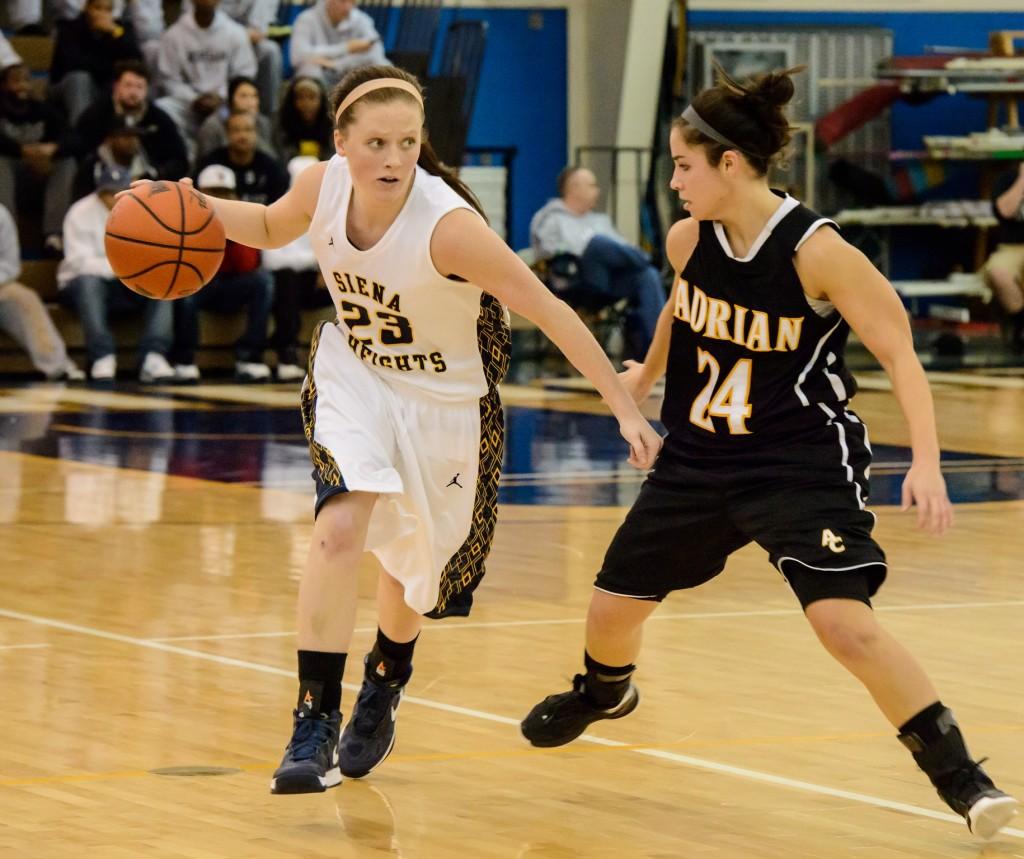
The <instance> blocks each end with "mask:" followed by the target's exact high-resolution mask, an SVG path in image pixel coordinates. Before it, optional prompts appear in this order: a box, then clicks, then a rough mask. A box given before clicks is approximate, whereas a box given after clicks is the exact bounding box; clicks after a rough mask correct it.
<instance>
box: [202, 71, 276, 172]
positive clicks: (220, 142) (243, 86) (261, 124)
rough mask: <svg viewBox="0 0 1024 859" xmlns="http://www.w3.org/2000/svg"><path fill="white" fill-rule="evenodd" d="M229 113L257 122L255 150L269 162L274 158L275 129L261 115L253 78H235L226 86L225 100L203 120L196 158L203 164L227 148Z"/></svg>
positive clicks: (268, 120) (258, 92)
mask: <svg viewBox="0 0 1024 859" xmlns="http://www.w3.org/2000/svg"><path fill="white" fill-rule="evenodd" d="M232 113H251V114H252V116H253V118H254V119H255V120H256V146H257V148H258V149H259V150H260V151H261V152H266V153H267V155H269V156H271V157H272V158H277V150H276V149H275V148H274V143H273V138H274V126H273V125H272V124H271V122H270V119H268V118H267V117H266V116H264V115H263V114H262V113H261V112H260V91H259V90H258V89H257V88H256V81H254V80H253V79H252V78H246V77H236V78H232V79H231V81H230V82H229V83H228V100H227V102H226V103H225V104H223V105H221V107H220V108H219V109H218V110H217V111H216V112H214V113H212V114H210V115H209V116H208V117H206V120H205V121H204V122H203V124H202V125H201V126H199V131H198V133H197V134H196V158H197V159H199V160H200V161H202V160H204V159H205V158H206V157H207V156H208V155H209V154H210V153H211V152H213V151H214V150H217V149H220V147H222V146H225V145H227V142H228V134H227V118H228V116H230V115H231V114H232Z"/></svg>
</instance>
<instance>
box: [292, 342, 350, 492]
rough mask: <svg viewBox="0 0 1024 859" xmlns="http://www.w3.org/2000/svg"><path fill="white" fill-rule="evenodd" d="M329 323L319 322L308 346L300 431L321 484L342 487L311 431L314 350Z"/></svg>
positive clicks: (330, 459)
mask: <svg viewBox="0 0 1024 859" xmlns="http://www.w3.org/2000/svg"><path fill="white" fill-rule="evenodd" d="M332 324H333V323H331V322H321V323H320V324H319V325H318V326H317V327H316V331H314V332H313V341H312V343H311V344H310V346H309V364H308V366H307V368H306V379H305V382H304V383H303V385H302V394H301V395H300V397H299V403H300V406H299V407H300V410H301V412H302V431H303V432H304V433H305V434H306V441H307V442H309V458H310V459H311V460H312V461H313V467H314V468H315V469H316V473H317V474H318V475H319V476H320V480H321V482H323V483H324V484H326V485H327V486H344V485H345V481H344V480H343V479H342V476H341V469H340V468H338V463H336V462H335V461H334V457H333V456H331V452H330V451H329V450H328V449H327V448H326V447H324V446H323V445H322V444H320V443H319V442H317V441H315V440H314V438H313V431H314V429H315V425H316V397H317V390H316V377H315V376H314V375H313V364H314V362H315V361H316V350H317V349H318V348H319V346H320V335H321V334H322V333H323V330H324V326H325V325H332Z"/></svg>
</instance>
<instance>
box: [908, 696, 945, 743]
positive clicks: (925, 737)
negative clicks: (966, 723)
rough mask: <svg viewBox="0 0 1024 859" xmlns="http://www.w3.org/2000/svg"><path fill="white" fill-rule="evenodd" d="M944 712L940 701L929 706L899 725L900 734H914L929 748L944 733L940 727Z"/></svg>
mask: <svg viewBox="0 0 1024 859" xmlns="http://www.w3.org/2000/svg"><path fill="white" fill-rule="evenodd" d="M945 712H946V707H945V706H944V705H943V703H942V702H941V701H936V702H935V703H934V704H929V705H928V706H927V707H925V708H924V709H923V710H922V711H921V712H920V713H918V714H917V715H915V716H911V717H910V718H909V719H908V720H907V721H906V722H904V723H903V724H902V725H900V733H901V734H916V735H917V736H918V737H919V738H920V740H921V742H922V743H924V745H926V746H930V745H932V744H933V743H936V742H938V741H939V740H941V739H942V737H943V735H944V734H945V733H946V732H945V731H944V730H943V729H942V727H941V726H940V724H941V722H943V721H944V720H942V719H941V717H942V715H943V714H944V713H945ZM950 717H952V713H950Z"/></svg>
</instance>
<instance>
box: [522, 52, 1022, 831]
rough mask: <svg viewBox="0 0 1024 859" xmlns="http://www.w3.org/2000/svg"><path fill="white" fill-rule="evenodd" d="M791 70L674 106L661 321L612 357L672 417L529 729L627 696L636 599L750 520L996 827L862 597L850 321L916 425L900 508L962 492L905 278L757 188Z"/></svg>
mask: <svg viewBox="0 0 1024 859" xmlns="http://www.w3.org/2000/svg"><path fill="white" fill-rule="evenodd" d="M796 71H798V69H790V70H788V71H785V72H779V73H772V74H768V75H764V76H761V77H760V78H757V79H755V80H753V81H749V82H746V83H740V82H737V81H734V80H732V79H731V78H729V77H728V76H726V75H724V74H723V75H722V77H721V81H720V83H719V84H718V85H717V86H715V87H713V88H711V89H708V90H705V91H704V92H702V93H701V94H700V95H698V96H697V98H696V99H694V101H693V103H692V105H691V106H690V107H688V108H687V109H686V111H685V112H684V113H683V114H682V116H681V117H679V118H678V119H677V120H676V121H675V123H674V124H673V128H672V132H671V149H672V158H673V161H674V163H675V171H674V173H673V177H672V183H671V187H672V188H673V190H675V191H676V192H677V193H678V194H679V197H680V199H681V200H682V201H683V202H684V207H685V208H686V210H687V211H688V212H689V213H690V215H691V217H690V218H689V219H686V220H683V221H680V222H678V223H676V224H675V225H674V226H673V227H672V229H671V231H670V233H669V236H668V240H667V245H668V255H669V258H670V259H671V261H672V264H673V267H674V268H675V270H676V271H677V272H678V276H677V278H676V281H675V285H674V288H673V291H672V294H671V295H670V297H669V301H668V303H667V304H666V305H665V308H664V310H663V311H662V314H661V318H660V320H659V323H658V328H657V333H656V335H655V339H654V342H653V343H652V345H651V347H650V350H649V351H648V353H647V356H646V359H645V361H644V363H643V364H637V363H631V364H630V365H629V366H628V369H627V370H626V372H625V373H623V374H622V375H623V380H624V382H625V383H626V386H627V388H629V389H630V391H631V392H632V393H633V395H634V396H635V397H636V399H637V401H638V402H639V401H641V400H643V399H644V398H645V397H646V396H647V395H648V393H649V392H650V390H651V387H652V386H653V384H654V382H655V381H656V380H657V379H658V378H659V377H660V376H661V375H662V374H663V373H666V371H667V378H666V383H665V402H664V406H663V410H662V420H663V422H664V424H665V426H666V427H667V428H668V436H667V438H666V440H665V445H664V447H663V449H662V452H661V455H660V457H659V458H658V460H657V463H656V465H655V467H654V470H653V472H652V473H651V474H650V477H649V479H648V480H647V481H646V482H645V483H644V485H643V488H642V489H641V491H640V496H639V497H638V498H637V501H636V503H635V504H634V505H633V508H632V509H631V510H630V512H629V514H628V515H627V517H626V520H625V522H623V524H622V526H621V527H620V528H619V531H618V533H617V534H616V535H615V538H614V539H613V540H612V543H611V546H610V547H609V548H608V552H607V555H606V556H605V560H604V564H603V566H602V568H601V571H600V572H599V573H598V575H597V580H596V582H595V591H594V594H593V597H592V600H591V604H590V610H589V613H588V616H587V632H586V653H585V657H584V658H585V670H584V673H583V674H578V675H576V677H575V679H574V682H573V688H572V689H571V690H570V691H568V692H563V693H561V694H558V695H551V696H549V697H547V698H545V699H544V700H543V701H542V702H541V703H540V704H538V705H537V706H536V707H534V708H533V710H532V711H531V712H530V713H529V715H528V716H527V717H526V719H525V720H524V721H523V723H522V731H523V734H524V735H525V737H526V738H527V739H528V740H529V741H530V742H531V743H532V744H533V745H535V746H558V745H562V744H564V743H568V742H570V741H571V740H573V739H575V738H576V737H578V736H579V735H580V734H581V733H583V731H584V730H585V729H586V727H587V726H588V725H589V724H590V723H591V722H594V721H596V720H598V719H618V718H621V717H623V716H626V715H628V714H629V713H630V712H632V711H633V709H634V708H635V707H636V705H637V702H638V700H639V699H638V695H637V690H636V687H635V686H634V685H633V684H632V682H631V680H630V677H631V675H632V673H633V670H634V668H635V666H634V663H635V662H636V659H637V656H638V654H639V651H640V638H641V628H642V626H643V622H644V620H645V619H646V618H647V617H648V616H649V615H650V614H651V612H653V611H654V609H655V608H656V607H657V605H658V603H659V602H660V601H661V600H662V599H663V598H664V597H665V596H666V595H667V594H668V593H669V592H670V591H674V590H680V589H683V588H692V587H696V586H698V585H701V584H703V583H704V582H707V581H708V580H710V579H712V578H713V577H714V576H716V575H718V574H719V573H720V572H721V571H722V569H723V568H724V566H725V562H726V559H727V558H728V556H729V555H730V554H731V553H732V552H734V551H736V550H737V549H739V548H740V547H741V546H744V545H746V544H747V543H749V542H751V541H755V542H756V543H758V544H759V545H760V546H762V547H763V548H764V549H766V550H767V552H768V554H769V558H770V560H771V562H772V563H773V564H774V565H775V566H776V568H777V569H778V570H779V571H780V572H781V573H782V574H783V576H785V578H786V580H787V581H788V583H789V585H790V587H791V588H792V589H793V591H794V593H795V594H796V596H797V598H798V599H799V600H800V604H801V606H802V607H803V609H804V612H805V614H806V616H807V619H808V620H809V621H810V623H811V626H812V627H813V628H814V631H815V633H817V635H818V638H819V639H820V640H821V642H822V644H824V646H825V648H826V649H827V650H828V651H829V652H830V653H831V654H832V655H833V656H834V657H835V658H836V659H837V660H838V661H839V662H840V663H842V665H843V666H845V667H846V668H847V669H848V670H849V671H850V672H851V673H853V674H854V676H856V677H857V679H858V680H860V681H861V682H862V683H863V684H864V685H865V686H866V687H867V689H868V691H869V692H870V693H871V695H872V697H873V698H874V700H875V702H876V703H877V704H878V706H879V708H880V709H881V710H882V712H883V714H884V715H885V716H886V718H888V719H889V721H890V722H892V724H893V725H894V726H895V727H896V728H898V730H899V739H900V741H901V742H902V743H903V744H904V745H905V746H906V747H907V748H908V749H909V750H910V751H911V752H912V754H913V756H914V759H915V760H916V761H917V763H918V765H919V766H920V767H921V769H922V770H924V772H925V773H926V774H927V775H928V777H929V778H930V779H931V781H932V784H933V785H934V786H935V787H936V789H937V790H938V792H939V795H940V796H941V797H942V799H943V800H945V801H946V803H948V805H949V806H950V807H951V808H952V809H953V810H954V811H956V812H957V813H958V814H961V815H963V816H964V817H965V818H966V820H967V823H968V825H969V826H970V828H971V830H972V831H973V832H975V833H977V834H979V835H981V836H982V837H985V838H988V837H991V836H992V835H994V834H995V833H996V832H997V831H998V830H999V829H1000V828H1001V827H1002V826H1004V825H1005V824H1006V823H1007V822H1008V821H1009V819H1010V818H1011V817H1012V816H1013V814H1014V813H1015V810H1016V806H1017V802H1016V801H1015V800H1014V799H1013V798H1012V797H1010V796H1007V795H1006V794H1005V793H1003V792H1002V791H1000V790H998V789H996V787H995V786H994V785H993V783H992V781H991V780H990V779H989V777H988V776H987V775H986V773H985V772H984V770H982V768H981V767H980V766H979V764H978V763H977V762H975V761H974V760H973V759H972V758H971V756H970V754H969V753H968V751H967V748H966V746H965V745H964V740H963V737H962V735H961V732H960V728H959V727H958V725H957V723H956V721H955V720H954V718H953V714H952V713H951V712H950V711H949V710H948V709H947V708H946V707H945V706H943V704H942V703H941V702H940V701H939V696H938V694H937V693H936V691H935V688H934V687H933V686H932V683H931V681H930V680H929V679H928V677H927V675H926V674H925V673H924V671H923V670H922V668H921V666H920V665H919V664H918V663H917V661H916V660H915V659H914V657H913V656H911V655H910V653H908V652H907V650H906V649H904V648H903V646H902V645H900V644H899V643H898V642H897V641H896V640H895V639H894V638H893V637H892V636H891V635H890V634H889V633H888V632H886V631H885V630H884V629H882V628H881V627H880V626H879V624H878V622H877V620H876V619H875V615H874V613H873V612H872V610H871V597H872V595H873V594H874V593H875V592H876V591H877V590H878V588H879V586H880V585H881V584H882V581H883V580H884V579H885V576H886V564H885V554H884V553H883V552H882V550H881V548H879V546H878V545H877V544H876V543H875V541H874V540H873V539H872V537H871V530H872V527H873V525H874V516H873V514H871V513H870V512H869V511H868V510H867V509H866V501H867V489H868V480H867V468H868V465H869V464H870V461H871V450H870V447H869V445H868V439H867V431H866V429H865V427H864V424H862V423H861V422H860V420H859V419H858V418H857V417H856V415H854V414H853V413H852V412H850V411H849V410H848V409H847V407H846V406H847V403H848V401H849V399H850V397H851V396H852V395H853V393H854V390H855V388H854V382H853V379H852V377H851V376H850V375H849V373H848V372H847V371H846V368H845V366H844V364H843V347H844V344H845V341H846V336H847V332H848V330H849V327H852V328H853V329H854V330H855V331H856V332H857V334H858V336H859V337H860V339H861V340H862V341H863V342H864V343H865V345H867V346H868V348H869V349H870V350H871V351H872V352H873V353H874V355H875V356H876V357H877V358H878V360H879V361H880V362H881V364H882V366H883V367H884V368H885V370H886V372H887V373H888V375H889V377H890V379H891V380H892V383H893V390H894V392H895V394H896V399H897V401H898V402H899V405H900V408H901V409H902V411H903V414H904V416H905V418H906V420H907V423H908V425H909V428H910V436H911V445H912V449H913V463H912V465H911V467H910V470H909V472H908V473H907V476H906V480H905V482H904V484H903V506H904V509H907V508H909V507H910V506H911V505H912V504H914V505H916V506H917V508H918V524H919V525H920V526H921V527H923V528H925V529H926V530H928V531H929V532H930V533H933V534H941V533H942V532H944V531H945V530H946V528H947V527H949V525H950V524H951V522H952V510H951V507H950V503H949V499H948V498H947V495H946V487H945V483H944V481H943V478H942V475H941V473H940V471H939V445H938V439H937V434H936V429H935V417H934V409H933V406H932V399H931V393H930V391H929V389H928V383H927V381H926V379H925V375H924V372H923V370H922V368H921V365H920V363H919V362H918V360H917V356H916V355H915V353H914V349H913V342H912V340H911V335H910V329H909V326H908V324H907V318H906V314H905V312H904V309H903V307H902V305H901V303H900V301H899V298H898V297H897V295H896V293H895V291H894V290H893V289H892V287H891V285H890V284H889V283H888V282H887V281H886V280H885V278H884V277H882V275H881V274H879V272H878V271H877V270H876V269H875V268H874V267H873V266H872V265H871V264H870V263H869V262H868V261H867V259H866V258H865V257H864V256H863V255H862V254H861V253H860V252H859V251H857V250H856V249H854V248H853V247H852V246H850V245H849V244H847V243H846V242H845V241H843V239H842V238H840V237H839V234H838V233H837V232H836V230H835V229H833V227H834V226H835V225H834V224H833V223H832V222H831V221H828V220H827V219H824V218H821V217H819V216H818V215H816V214H815V213H814V212H812V211H810V210H809V209H807V208H805V207H804V206H802V205H800V204H799V203H798V202H797V201H796V200H794V199H792V198H790V197H788V196H784V195H781V194H778V193H776V192H774V191H772V190H771V189H770V188H769V187H768V182H767V172H768V168H769V166H770V164H771V162H772V160H773V159H774V158H775V157H776V156H777V155H778V154H779V153H780V152H781V151H782V150H783V148H784V147H785V146H786V144H787V143H788V141H789V136H790V128H789V124H788V122H787V120H786V117H785V114H784V110H783V108H784V106H785V104H786V103H787V102H788V101H789V100H790V99H791V98H792V95H793V83H792V81H791V79H790V75H791V74H792V73H793V72H796Z"/></svg>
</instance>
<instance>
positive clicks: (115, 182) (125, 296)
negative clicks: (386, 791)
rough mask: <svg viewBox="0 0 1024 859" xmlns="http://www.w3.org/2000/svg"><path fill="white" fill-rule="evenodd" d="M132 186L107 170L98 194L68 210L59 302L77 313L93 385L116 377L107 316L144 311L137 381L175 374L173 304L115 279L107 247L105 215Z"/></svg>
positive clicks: (164, 378)
mask: <svg viewBox="0 0 1024 859" xmlns="http://www.w3.org/2000/svg"><path fill="white" fill-rule="evenodd" d="M129 182H130V177H129V176H128V173H127V172H126V171H124V170H110V169H107V170H105V171H104V172H103V174H102V176H100V180H99V183H98V184H97V188H96V191H95V192H94V193H92V194H90V195H89V196H88V197H83V198H82V199H81V200H79V201H78V202H76V203H75V204H74V205H73V206H72V207H71V208H70V209H69V210H68V214H67V217H66V218H65V219H64V259H63V261H62V262H61V264H60V266H59V267H58V268H57V286H58V287H59V288H60V293H59V297H60V300H61V301H62V302H63V303H65V304H67V305H68V306H70V307H73V308H74V309H75V310H76V311H77V313H78V318H79V320H80V321H81V323H82V330H83V332H84V334H85V348H86V351H87V352H88V353H89V367H90V369H89V376H90V378H91V379H92V380H93V381H96V382H111V381H113V380H114V377H115V376H116V375H117V355H116V346H115V343H114V336H113V334H112V333H111V331H110V325H109V323H108V317H109V316H110V315H112V314H122V313H126V312H138V311H140V310H141V311H142V314H143V328H142V338H141V340H140V341H139V359H140V361H139V381H140V382H147V383H148V382H166V381H170V380H171V379H173V378H174V369H173V368H172V367H171V365H170V364H169V363H168V362H167V358H166V355H167V352H168V350H169V347H170V345H171V331H172V311H171V302H168V301H153V300H152V299H149V298H145V297H143V296H141V295H139V294H138V293H136V292H132V291H131V290H130V289H128V287H126V286H125V285H124V284H123V283H121V281H119V280H118V279H117V278H116V277H114V272H113V270H112V269H111V268H110V263H109V262H108V261H107V254H106V251H105V250H104V247H103V233H104V231H105V229H106V223H107V214H108V213H109V212H110V210H111V209H112V208H113V207H114V197H115V195H116V194H117V192H118V191H123V190H125V189H126V188H127V187H128V185H129Z"/></svg>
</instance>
